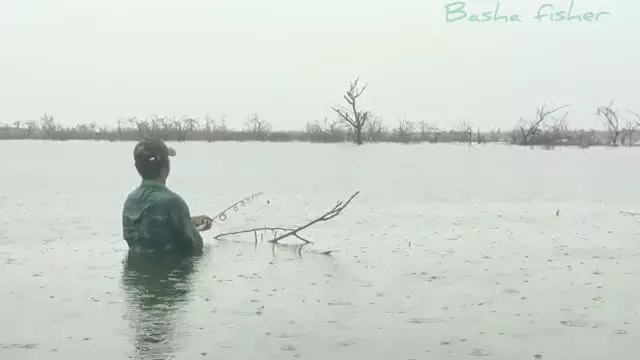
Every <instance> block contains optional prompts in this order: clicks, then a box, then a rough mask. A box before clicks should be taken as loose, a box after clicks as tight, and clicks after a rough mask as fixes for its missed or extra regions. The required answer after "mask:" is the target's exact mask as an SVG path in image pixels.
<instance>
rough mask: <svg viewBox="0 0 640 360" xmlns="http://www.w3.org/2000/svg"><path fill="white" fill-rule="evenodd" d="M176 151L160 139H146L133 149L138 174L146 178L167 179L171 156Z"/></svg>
mask: <svg viewBox="0 0 640 360" xmlns="http://www.w3.org/2000/svg"><path fill="white" fill-rule="evenodd" d="M175 155H176V151H175V150H173V149H172V148H170V147H168V146H167V145H165V143H164V142H163V141H162V140H160V139H145V140H142V141H140V142H139V143H138V144H137V145H136V147H135V148H134V149H133V158H134V160H135V164H136V169H137V170H138V174H140V176H142V178H143V179H145V180H159V181H163V182H164V181H165V180H167V177H168V176H169V169H170V166H169V157H170V156H175Z"/></svg>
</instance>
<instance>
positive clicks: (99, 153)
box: [0, 142, 640, 360]
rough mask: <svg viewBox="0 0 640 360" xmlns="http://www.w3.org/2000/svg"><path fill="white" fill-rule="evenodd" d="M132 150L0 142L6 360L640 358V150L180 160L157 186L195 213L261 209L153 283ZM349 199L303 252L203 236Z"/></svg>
mask: <svg viewBox="0 0 640 360" xmlns="http://www.w3.org/2000/svg"><path fill="white" fill-rule="evenodd" d="M133 145H134V144H133V143H124V144H117V143H89V142H70V143H49V142H0V152H1V153H2V154H3V159H4V161H3V171H2V176H1V177H0V189H1V190H0V215H1V216H0V271H1V272H2V277H1V280H0V287H1V288H2V290H3V293H2V298H1V299H2V300H1V301H2V306H1V307H0V319H2V321H1V325H0V358H1V359H65V360H69V359H123V358H139V359H196V358H212V359H213V358H216V359H289V358H291V359H295V358H300V359H313V360H315V359H318V360H320V359H322V360H324V359H328V358H331V359H384V360H387V359H394V360H395V359H474V358H477V357H480V358H491V359H504V360H512V359H534V358H542V359H578V358H579V359H598V360H599V359H602V358H605V357H606V358H611V359H632V358H635V357H636V354H637V353H638V352H639V351H640V345H639V344H638V343H637V341H635V340H634V339H635V336H637V335H638V334H640V322H639V319H638V311H639V309H640V291H638V290H637V289H636V287H635V285H636V284H638V283H640V262H639V261H638V260H640V259H639V258H638V255H639V254H640V243H639V242H638V239H639V236H638V235H639V234H640V223H639V222H638V221H639V220H640V217H635V216H630V215H623V214H621V213H620V211H621V210H627V211H638V212H640V186H638V184H640V170H638V169H637V166H635V165H634V164H635V163H636V162H637V158H638V155H639V154H640V153H639V151H640V150H637V149H588V150H577V149H558V150H555V151H544V150H535V151H532V150H530V149H522V148H510V147H503V146H487V147H478V148H477V149H475V150H474V149H471V148H468V147H466V146H455V145H438V146H433V145H416V146H412V145H410V146H402V145H397V144H388V145H387V144H380V145H370V146H365V147H361V148H357V147H354V146H351V145H312V144H295V143H294V144H257V143H244V144H240V143H227V144H219V143H212V144H207V143H187V144H175V147H176V149H177V152H178V156H177V157H176V158H175V159H174V162H173V163H172V169H173V170H172V171H173V173H172V176H171V178H170V181H169V186H170V187H171V188H172V189H173V190H175V191H177V192H179V193H180V194H182V195H183V197H184V198H185V199H186V200H187V202H188V203H189V204H190V207H191V209H192V212H193V213H194V214H198V213H209V214H213V213H216V212H217V211H219V210H221V209H223V208H225V207H226V206H227V205H229V204H231V203H233V202H235V201H237V200H239V199H241V198H243V197H245V196H248V195H250V194H252V193H255V192H260V191H262V192H264V194H263V195H262V196H260V197H258V198H256V199H254V200H252V201H251V202H249V203H248V204H247V205H246V206H244V207H240V208H239V209H238V211H237V212H233V211H232V212H231V213H230V214H229V217H228V219H227V221H225V222H223V223H219V224H218V225H216V228H215V229H213V230H211V232H209V233H207V236H206V237H205V241H206V243H207V247H206V249H205V253H204V254H203V255H202V256H200V257H197V258H193V259H186V260H185V259H161V260H159V261H161V262H162V263H163V264H165V265H164V266H162V267H159V266H158V265H157V264H156V265H154V264H153V263H149V262H145V261H141V260H140V261H137V260H131V259H127V257H126V244H125V242H124V240H122V239H121V237H120V236H121V235H120V230H121V229H120V208H121V205H122V202H123V201H124V197H125V196H126V194H127V193H128V192H129V191H130V190H132V189H133V187H135V186H136V185H137V183H138V178H137V174H136V173H135V169H134V168H133V161H132V159H131V152H132V148H133ZM356 190H360V192H361V193H360V195H359V196H358V197H357V198H356V199H355V200H354V202H353V203H352V204H351V205H350V206H349V207H348V208H347V209H346V210H345V211H344V213H343V214H341V215H340V216H339V217H336V218H335V219H333V220H331V221H330V222H326V223H320V224H317V225H316V226H314V227H312V228H311V229H309V230H308V231H305V232H304V234H305V235H306V237H308V238H310V239H311V240H313V241H315V243H314V244H313V245H312V246H311V247H307V248H303V249H302V250H301V251H299V250H300V249H299V248H297V247H295V246H283V247H278V248H272V246H271V245H269V244H267V243H266V242H259V243H258V244H257V245H256V244H254V235H253V234H247V235H244V236H238V237H229V238H227V239H226V240H224V241H215V240H213V239H212V237H213V235H215V234H216V233H219V232H227V231H234V230H239V229H244V228H251V227H257V226H292V225H296V224H303V223H304V222H305V220H307V219H310V218H313V217H314V216H315V215H319V214H321V213H323V212H324V211H326V210H329V209H330V208H331V207H332V206H334V205H335V203H336V201H337V200H341V199H346V198H347V197H348V196H349V195H351V194H352V193H353V192H355V191H356ZM267 202H268V203H267ZM558 210H559V215H558V216H556V212H557V211H558ZM264 236H265V237H268V236H269V234H265V235H264ZM291 243H292V244H295V243H296V242H295V241H292V242H291ZM313 250H318V251H323V250H336V252H335V254H334V255H333V256H323V255H319V254H317V253H314V252H313Z"/></svg>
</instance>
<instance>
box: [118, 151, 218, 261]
mask: <svg viewBox="0 0 640 360" xmlns="http://www.w3.org/2000/svg"><path fill="white" fill-rule="evenodd" d="M175 155H176V152H175V150H174V149H172V148H170V147H168V146H167V145H166V144H165V143H164V142H163V141H162V140H160V139H146V140H143V141H141V142H139V143H138V144H137V145H136V147H135V149H134V150H133V158H134V160H135V166H136V169H137V170H138V174H140V176H141V177H142V183H141V184H140V186H138V187H137V188H136V189H135V190H133V192H131V194H129V196H128V197H127V199H126V201H125V202H124V208H123V209H122V230H123V237H124V240H125V241H126V242H127V244H128V245H129V249H130V250H132V251H133V252H142V253H151V252H167V251H168V252H180V253H182V252H193V251H196V252H198V251H201V250H202V237H201V236H200V231H206V230H209V229H211V225H212V223H213V220H212V219H211V218H210V217H208V216H206V215H201V216H195V217H191V215H190V212H189V207H188V206H187V204H186V202H185V201H184V200H183V199H182V198H181V197H180V195H178V194H176V193H174V192H173V191H171V190H169V189H168V188H167V187H166V181H167V177H168V176H169V170H170V164H169V157H172V156H175Z"/></svg>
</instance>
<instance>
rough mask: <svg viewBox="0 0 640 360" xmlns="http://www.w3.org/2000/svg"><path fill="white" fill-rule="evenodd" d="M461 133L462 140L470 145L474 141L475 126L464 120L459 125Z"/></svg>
mask: <svg viewBox="0 0 640 360" xmlns="http://www.w3.org/2000/svg"><path fill="white" fill-rule="evenodd" d="M459 129H460V130H459V133H460V134H461V139H460V140H461V141H462V142H465V143H467V144H469V145H471V144H472V143H473V126H472V125H471V123H469V122H468V121H463V122H462V124H460V126H459Z"/></svg>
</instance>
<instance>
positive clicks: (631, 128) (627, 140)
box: [620, 121, 638, 146]
mask: <svg viewBox="0 0 640 360" xmlns="http://www.w3.org/2000/svg"><path fill="white" fill-rule="evenodd" d="M637 130H638V124H637V123H636V122H635V121H627V122H626V123H625V124H624V129H622V135H621V137H620V145H627V146H633V143H634V139H633V135H634V134H635V133H636V131H637Z"/></svg>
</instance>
